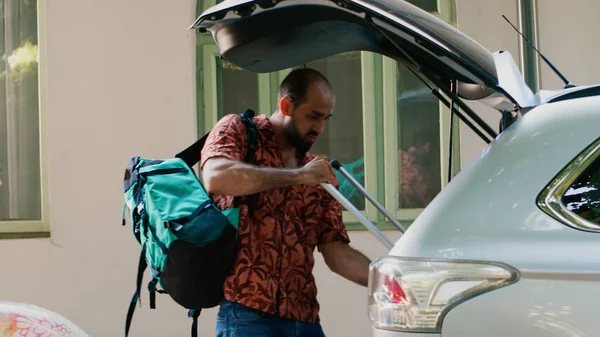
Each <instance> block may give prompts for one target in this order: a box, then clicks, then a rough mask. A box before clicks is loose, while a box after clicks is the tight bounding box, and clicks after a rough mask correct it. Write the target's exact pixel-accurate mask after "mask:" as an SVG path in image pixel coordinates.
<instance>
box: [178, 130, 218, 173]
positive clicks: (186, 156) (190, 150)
mask: <svg viewBox="0 0 600 337" xmlns="http://www.w3.org/2000/svg"><path fill="white" fill-rule="evenodd" d="M209 134H210V132H207V133H206V134H205V135H204V136H202V138H200V139H198V140H197V141H196V142H195V143H194V144H192V145H190V146H188V147H187V148H186V149H185V150H183V151H181V152H179V153H178V154H176V155H175V158H181V159H182V160H183V161H184V162H185V163H186V164H187V165H188V166H189V167H190V168H192V167H193V166H194V165H196V164H198V163H199V162H200V155H201V152H202V148H203V147H204V144H205V143H206V139H207V138H208V135H209Z"/></svg>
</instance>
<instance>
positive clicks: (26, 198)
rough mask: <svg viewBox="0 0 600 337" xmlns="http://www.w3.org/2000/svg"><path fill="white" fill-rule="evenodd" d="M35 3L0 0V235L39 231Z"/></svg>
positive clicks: (41, 218)
mask: <svg viewBox="0 0 600 337" xmlns="http://www.w3.org/2000/svg"><path fill="white" fill-rule="evenodd" d="M37 20H38V3H37V1H35V0H0V55H1V58H0V233H3V234H6V233H25V232H42V231H44V230H45V229H46V225H45V224H44V215H43V202H44V198H43V193H42V192H43V184H42V178H41V177H42V174H41V173H42V161H41V158H42V156H41V154H42V149H41V147H40V130H41V128H40V125H41V124H42V123H41V119H40V104H39V101H40V99H39V90H38V88H39V76H38V74H39V67H38V65H39V64H38V63H39V62H38V60H39V53H38V21H37Z"/></svg>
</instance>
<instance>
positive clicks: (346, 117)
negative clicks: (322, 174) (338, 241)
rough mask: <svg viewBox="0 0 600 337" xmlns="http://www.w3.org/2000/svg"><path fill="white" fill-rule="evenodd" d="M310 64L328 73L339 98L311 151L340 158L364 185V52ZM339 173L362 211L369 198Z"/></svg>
mask: <svg viewBox="0 0 600 337" xmlns="http://www.w3.org/2000/svg"><path fill="white" fill-rule="evenodd" d="M306 67H308V68H312V69H315V70H318V71H319V72H321V73H322V74H323V75H325V76H326V77H327V79H328V80H329V81H330V82H331V85H332V87H333V90H334V91H335V94H336V97H337V100H336V107H335V111H334V116H333V117H332V118H331V119H330V120H329V122H328V123H327V124H326V127H325V131H324V132H323V134H322V135H321V136H319V138H318V140H317V142H315V145H314V146H313V148H312V149H311V153H312V154H313V155H318V156H323V157H325V158H328V159H330V160H331V159H337V160H338V161H339V162H340V163H341V164H342V166H343V167H344V168H345V169H346V170H347V171H348V172H349V173H351V174H352V175H353V177H354V178H355V179H356V180H358V181H359V182H360V183H361V185H363V186H364V184H365V179H364V169H365V166H364V157H363V156H364V150H363V148H364V145H363V115H362V114H363V112H362V103H363V102H362V74H361V54H360V52H350V53H343V54H339V55H335V56H332V57H328V58H325V59H321V60H318V61H314V62H310V63H307V64H306ZM335 173H336V176H337V179H338V182H339V184H340V188H339V189H340V192H341V193H342V194H343V195H344V196H345V197H346V199H348V200H349V201H350V202H352V204H353V205H355V206H356V207H357V208H358V209H359V210H364V209H365V198H364V197H363V196H362V195H361V194H360V193H359V192H358V191H357V190H356V188H354V186H352V185H351V184H350V182H348V181H347V180H346V179H345V178H344V176H342V175H341V174H340V173H339V172H337V171H335Z"/></svg>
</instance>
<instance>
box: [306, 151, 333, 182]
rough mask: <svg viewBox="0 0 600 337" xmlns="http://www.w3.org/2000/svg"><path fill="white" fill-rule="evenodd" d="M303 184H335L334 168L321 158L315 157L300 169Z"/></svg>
mask: <svg viewBox="0 0 600 337" xmlns="http://www.w3.org/2000/svg"><path fill="white" fill-rule="evenodd" d="M299 171H300V176H301V183H302V184H306V185H318V184H321V183H326V184H333V177H334V174H333V167H332V166H331V164H330V163H329V162H328V161H327V160H325V159H323V158H320V157H315V158H314V159H313V160H311V161H310V162H308V163H307V164H306V165H304V166H303V167H301V168H300V169H299Z"/></svg>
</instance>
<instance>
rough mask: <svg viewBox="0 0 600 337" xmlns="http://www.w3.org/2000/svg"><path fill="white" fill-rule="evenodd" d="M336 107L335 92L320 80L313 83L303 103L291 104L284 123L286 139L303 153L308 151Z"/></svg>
mask: <svg viewBox="0 0 600 337" xmlns="http://www.w3.org/2000/svg"><path fill="white" fill-rule="evenodd" d="M334 107H335V95H334V94H333V92H331V91H330V90H329V89H327V88H326V87H325V85H324V84H322V83H320V82H318V83H314V84H313V85H311V87H310V88H309V89H308V94H307V97H306V100H305V101H304V102H303V103H301V104H300V105H298V106H295V105H294V104H290V106H289V109H288V114H287V116H286V121H285V125H284V136H285V138H286V140H287V141H288V142H289V143H290V144H291V145H292V146H293V147H295V148H296V149H297V150H298V151H300V152H301V153H306V152H308V151H309V150H310V148H311V147H312V145H313V144H314V142H315V141H316V140H317V137H318V136H319V135H320V134H321V133H323V130H324V129H325V122H326V121H327V120H328V119H329V117H331V115H332V114H333V108H334Z"/></svg>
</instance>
